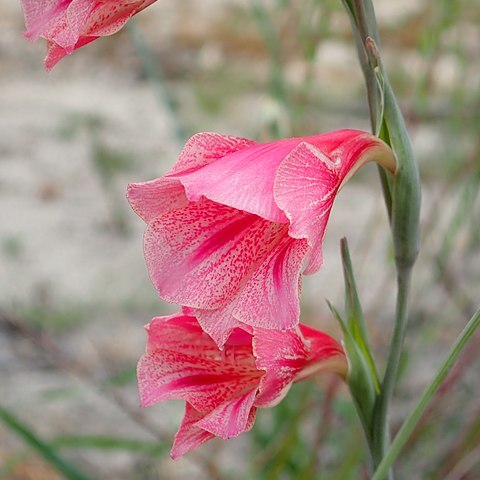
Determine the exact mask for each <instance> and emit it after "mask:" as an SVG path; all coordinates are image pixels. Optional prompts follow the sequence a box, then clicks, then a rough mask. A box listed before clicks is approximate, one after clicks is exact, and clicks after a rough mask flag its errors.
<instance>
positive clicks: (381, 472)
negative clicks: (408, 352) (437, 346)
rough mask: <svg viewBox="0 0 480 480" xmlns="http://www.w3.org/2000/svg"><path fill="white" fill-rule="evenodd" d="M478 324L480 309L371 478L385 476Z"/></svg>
mask: <svg viewBox="0 0 480 480" xmlns="http://www.w3.org/2000/svg"><path fill="white" fill-rule="evenodd" d="M479 326H480V309H478V310H477V311H476V312H475V314H474V315H473V317H472V318H471V319H470V320H469V322H468V323H467V325H466V326H465V328H464V329H463V331H462V332H461V333H460V335H459V336H458V337H457V340H456V341H455V343H454V344H453V346H452V348H451V349H450V352H449V354H448V355H447V357H446V359H445V360H444V362H443V363H442V366H441V367H440V369H439V371H438V372H437V374H436V375H435V377H434V378H433V380H432V382H431V383H430V385H428V386H427V387H426V388H425V390H424V391H423V393H422V396H421V397H420V400H419V401H418V403H417V405H416V407H415V408H414V409H413V410H412V412H411V413H410V415H409V416H408V417H407V419H406V420H405V422H404V423H403V425H402V426H401V428H400V430H399V431H398V433H397V435H396V437H395V439H394V440H393V442H392V445H391V446H390V448H389V449H388V451H387V452H386V454H385V456H384V457H383V459H382V461H381V462H380V464H379V465H378V467H377V470H376V471H375V474H374V475H373V477H372V480H383V479H384V478H385V476H386V475H387V472H388V470H389V468H390V466H391V465H392V464H393V462H394V461H395V459H396V458H397V456H398V454H399V453H400V451H401V450H402V448H403V446H404V445H405V443H406V442H407V440H408V439H409V437H410V435H411V434H412V432H413V430H414V429H415V427H416V425H417V424H418V421H419V420H420V418H421V417H422V415H423V413H424V412H425V410H426V408H427V405H428V404H429V402H430V400H431V399H432V398H433V396H434V395H435V393H436V392H437V391H438V389H439V388H440V386H441V384H442V382H443V381H444V380H445V378H446V376H447V375H448V373H449V372H450V370H451V368H452V367H453V365H454V363H455V362H456V360H457V359H458V357H459V356H460V354H461V353H462V351H463V349H464V348H465V346H466V345H467V343H468V342H469V341H470V340H471V339H472V337H473V335H474V334H475V332H476V331H477V329H478V327H479Z"/></svg>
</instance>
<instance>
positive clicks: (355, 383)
mask: <svg viewBox="0 0 480 480" xmlns="http://www.w3.org/2000/svg"><path fill="white" fill-rule="evenodd" d="M327 304H328V307H329V308H330V311H331V312H332V314H333V316H334V317H335V318H336V319H337V320H338V322H339V323H340V326H341V328H342V330H343V335H344V346H345V350H346V352H347V358H348V367H349V368H348V375H347V384H348V387H349V388H350V393H351V394H352V398H353V400H354V403H355V407H356V409H357V412H358V414H359V417H360V420H361V422H362V425H363V428H364V430H365V432H366V435H367V437H368V440H369V441H370V440H371V436H370V434H371V425H372V415H373V409H374V406H375V400H376V389H375V382H374V380H373V377H372V374H371V371H370V367H369V365H368V362H367V360H366V359H365V355H364V353H363V351H362V350H361V348H360V347H359V346H358V344H357V342H356V340H355V339H354V338H353V336H352V334H351V333H350V330H349V328H348V325H347V323H346V322H345V321H344V319H343V318H342V317H341V315H340V314H339V313H338V310H337V309H336V308H335V307H334V306H333V305H332V304H331V303H330V302H329V301H328V300H327Z"/></svg>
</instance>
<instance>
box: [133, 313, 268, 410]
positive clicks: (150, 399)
mask: <svg viewBox="0 0 480 480" xmlns="http://www.w3.org/2000/svg"><path fill="white" fill-rule="evenodd" d="M147 332H148V342H147V352H146V353H145V354H144V355H143V357H142V358H141V359H140V361H139V363H138V368H137V377H138V387H139V392H140V400H141V405H142V406H145V407H146V406H150V405H152V404H154V403H157V402H159V401H162V400H166V399H171V398H177V399H183V400H186V401H188V402H190V403H191V404H192V405H193V406H194V407H195V408H196V409H197V410H199V411H202V412H204V413H207V412H211V411H212V410H214V409H215V408H217V407H218V406H219V405H221V404H222V403H224V402H226V401H228V400H230V399H231V398H232V397H235V396H237V395H238V394H240V393H243V392H247V391H250V390H252V389H256V386H257V385H258V382H259V378H260V377H261V376H262V375H263V372H259V371H258V370H257V368H256V366H255V362H254V358H253V353H252V347H251V340H250V341H249V342H248V343H241V342H240V340H243V341H244V342H245V341H246V337H245V335H248V334H241V335H240V334H236V335H235V341H236V345H235V346H234V347H233V346H232V347H231V348H226V349H225V351H224V352H221V351H220V350H219V349H218V347H217V346H216V345H215V343H214V342H213V340H212V339H211V338H210V337H209V336H208V335H206V334H205V333H203V332H202V330H201V328H200V326H199V325H198V323H196V320H195V319H194V317H188V316H185V315H183V314H176V315H172V316H170V317H157V318H155V319H153V320H152V322H151V323H150V325H149V326H148V327H147Z"/></svg>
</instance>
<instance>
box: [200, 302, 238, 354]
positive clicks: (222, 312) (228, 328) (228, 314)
mask: <svg viewBox="0 0 480 480" xmlns="http://www.w3.org/2000/svg"><path fill="white" fill-rule="evenodd" d="M235 298H236V297H235ZM233 307H234V305H232V303H228V304H227V305H226V306H225V307H221V308H216V309H214V310H201V309H195V316H196V317H197V319H198V323H199V324H200V326H201V327H202V329H203V331H204V332H205V333H207V334H208V335H210V337H212V339H213V340H214V341H215V343H216V344H217V346H218V347H219V348H220V349H222V348H223V346H224V345H225V343H226V341H227V340H228V338H229V337H230V334H231V333H232V331H233V330H234V329H235V328H238V327H243V328H245V327H246V325H243V324H242V322H240V321H239V320H238V319H237V318H235V317H234V316H233Z"/></svg>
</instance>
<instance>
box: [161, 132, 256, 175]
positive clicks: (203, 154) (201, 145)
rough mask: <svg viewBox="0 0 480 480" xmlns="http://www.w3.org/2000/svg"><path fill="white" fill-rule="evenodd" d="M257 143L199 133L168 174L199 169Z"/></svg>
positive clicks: (244, 139) (185, 147) (187, 145)
mask: <svg viewBox="0 0 480 480" xmlns="http://www.w3.org/2000/svg"><path fill="white" fill-rule="evenodd" d="M253 145H256V143H255V142H253V141H252V140H249V139H248V138H242V137H233V136H231V135H221V134H219V133H209V132H205V133H197V134H195V135H194V136H193V137H191V138H190V139H189V140H188V141H187V143H186V144H185V146H184V147H183V150H182V152H181V153H180V156H179V158H178V161H177V163H175V165H174V166H173V168H172V169H171V170H170V171H169V172H168V175H177V174H179V173H184V172H188V171H191V170H193V169H199V168H200V167H204V166H205V165H208V164H209V163H212V162H213V161H215V160H218V159H219V158H223V157H225V156H226V155H229V154H230V153H233V152H237V151H239V150H243V149H245V148H247V147H251V146H253Z"/></svg>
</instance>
